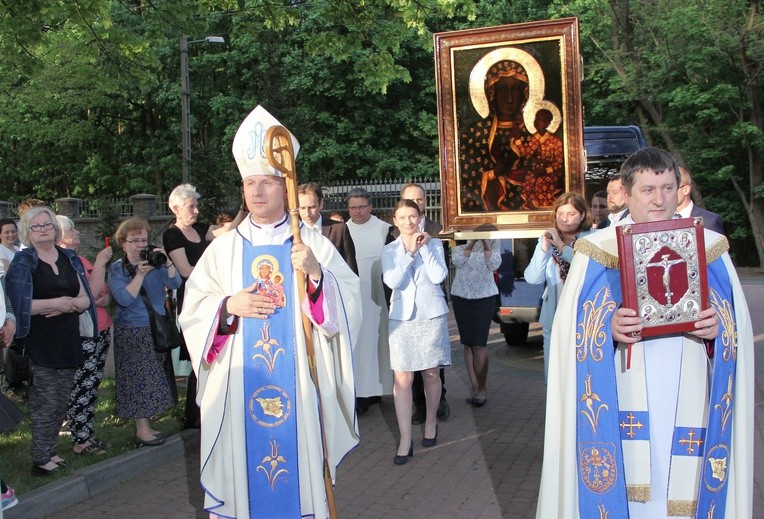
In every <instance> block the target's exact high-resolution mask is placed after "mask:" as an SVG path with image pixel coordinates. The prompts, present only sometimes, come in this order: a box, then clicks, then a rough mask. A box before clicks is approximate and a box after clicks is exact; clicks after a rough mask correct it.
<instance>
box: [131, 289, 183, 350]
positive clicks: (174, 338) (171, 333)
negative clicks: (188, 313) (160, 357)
mask: <svg viewBox="0 0 764 519" xmlns="http://www.w3.org/2000/svg"><path fill="white" fill-rule="evenodd" d="M141 297H142V298H143V304H145V305H146V310H148V312H149V324H150V325H151V338H152V339H153V340H154V349H155V350H156V351H157V352H159V353H165V352H168V351H171V350H173V349H174V348H177V347H178V346H180V343H181V340H182V339H181V337H180V330H178V327H177V326H176V324H175V314H174V313H172V314H171V313H170V312H167V314H166V315H160V314H158V313H157V312H156V311H155V310H154V307H153V306H152V305H151V301H150V300H149V295H148V294H147V293H146V289H145V288H143V287H141Z"/></svg>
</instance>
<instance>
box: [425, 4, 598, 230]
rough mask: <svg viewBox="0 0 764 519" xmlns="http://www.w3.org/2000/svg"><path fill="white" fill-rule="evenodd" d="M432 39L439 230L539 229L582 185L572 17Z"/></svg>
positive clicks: (575, 35)
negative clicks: (559, 203)
mask: <svg viewBox="0 0 764 519" xmlns="http://www.w3.org/2000/svg"><path fill="white" fill-rule="evenodd" d="M434 38H435V76H436V88H437V97H438V140H439V149H440V151H439V154H440V177H441V186H442V204H443V224H444V228H445V229H446V230H453V231H455V232H458V233H464V232H470V233H474V232H478V233H486V232H490V231H507V230H509V231H512V233H502V234H504V235H507V234H510V235H511V234H514V235H516V236H530V235H534V234H535V235H538V234H539V232H540V231H541V230H542V229H545V228H547V227H549V225H551V223H552V221H553V220H552V218H553V214H552V207H553V204H554V200H555V199H556V198H557V196H559V195H560V194H562V193H564V192H566V191H579V192H581V193H583V189H584V169H585V156H584V155H585V152H584V143H583V124H582V120H583V115H582V100H581V75H582V72H581V68H582V65H581V60H580V56H579V50H578V20H577V19H576V18H563V19H559V20H548V21H540V22H530V23H521V24H512V25H503V26H496V27H486V28H480V29H467V30H462V31H451V32H443V33H437V34H435V36H434Z"/></svg>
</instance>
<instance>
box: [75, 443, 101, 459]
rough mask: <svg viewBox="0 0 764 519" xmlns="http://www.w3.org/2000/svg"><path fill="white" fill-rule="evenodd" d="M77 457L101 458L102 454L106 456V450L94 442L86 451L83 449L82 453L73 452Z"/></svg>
mask: <svg viewBox="0 0 764 519" xmlns="http://www.w3.org/2000/svg"><path fill="white" fill-rule="evenodd" d="M72 452H74V454H76V455H77V456H100V455H101V454H106V449H103V448H101V447H99V446H98V445H97V444H96V443H94V442H92V440H91V443H90V445H88V446H86V447H85V448H84V449H82V450H81V451H80V452H77V451H72Z"/></svg>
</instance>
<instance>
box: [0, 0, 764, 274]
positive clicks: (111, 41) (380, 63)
mask: <svg viewBox="0 0 764 519" xmlns="http://www.w3.org/2000/svg"><path fill="white" fill-rule="evenodd" d="M758 9H759V3H758V2H753V1H750V0H691V1H689V2H688V1H687V0H684V1H679V0H640V1H630V0H564V1H563V0H556V1H553V0H548V1H537V0H515V1H513V2H481V1H478V0H418V1H416V2H412V1H410V0H363V1H357V0H311V1H307V0H159V1H158V0H152V1H149V0H76V1H64V0H24V1H21V0H5V1H4V2H0V28H2V30H1V31H0V72H1V73H0V88H2V92H3V94H4V95H3V96H2V97H0V179H2V181H3V185H4V186H5V187H6V192H5V195H4V198H8V199H20V198H24V197H27V196H30V195H34V196H37V197H42V198H46V199H52V198H56V197H59V196H78V197H84V198H99V197H104V196H115V195H117V196H118V195H127V194H133V193H136V192H141V191H143V192H150V193H157V194H159V193H166V192H167V191H169V189H171V188H172V187H173V186H174V185H177V184H178V183H179V182H180V180H181V173H180V170H181V142H180V141H181V137H180V136H181V123H180V97H181V92H180V68H179V67H180V55H179V54H180V53H179V38H180V36H181V35H182V34H186V35H188V36H189V38H190V39H191V40H196V39H202V38H203V37H204V36H206V35H221V36H223V37H224V38H225V39H226V44H225V45H211V44H210V45H205V44H203V43H197V44H194V45H192V46H191V47H190V50H189V58H190V59H189V65H190V81H191V114H192V117H191V129H192V163H191V180H192V183H194V184H196V185H197V187H198V188H199V190H200V192H202V193H203V194H204V200H206V202H207V204H208V205H209V206H215V205H219V204H220V203H221V201H222V200H224V199H226V198H230V196H231V194H232V193H234V192H235V190H234V185H233V184H234V182H235V179H236V178H237V174H236V169H235V165H234V163H233V160H232V157H231V153H230V145H231V141H232V138H233V135H234V133H235V131H236V128H237V127H238V124H239V123H240V121H241V120H242V119H243V118H244V117H245V116H246V114H247V113H248V112H249V111H250V110H251V109H252V108H253V107H254V106H255V105H256V104H263V105H264V106H265V107H266V108H268V110H269V111H271V112H272V113H274V114H276V115H277V116H278V117H279V119H280V120H282V122H283V123H284V124H286V125H287V126H288V127H289V128H291V129H294V131H295V133H296V134H297V136H298V138H299V139H300V141H301V144H302V149H301V152H300V155H299V156H298V170H299V172H300V178H301V180H305V181H307V180H315V181H318V182H329V181H332V180H337V179H348V180H352V179H358V180H359V181H362V180H363V179H367V178H388V177H393V176H394V177H400V176H401V175H403V176H418V177H421V176H430V177H437V175H438V143H437V111H436V103H435V101H436V93H435V81H434V61H433V49H432V34H433V33H435V32H441V31H448V30H454V29H463V28H470V27H480V26H490V25H498V24H505V23H515V22H523V21H529V20H542V19H546V18H552V17H560V16H578V18H579V20H580V28H581V52H582V54H583V57H584V63H585V70H584V77H585V81H584V103H585V122H586V124H590V125H591V124H640V125H641V126H642V127H643V128H644V129H645V131H646V133H647V136H648V139H649V140H650V141H651V142H652V143H654V144H655V145H659V146H663V147H665V148H667V149H669V150H670V151H671V152H672V153H675V154H676V155H677V156H678V157H680V158H681V159H683V160H684V161H685V162H686V163H687V164H688V165H689V166H690V169H691V170H692V171H693V173H694V175H695V177H696V181H697V184H698V187H699V188H700V192H703V193H704V194H705V195H706V197H705V199H704V202H705V203H706V205H707V206H708V207H709V208H710V209H711V210H714V211H716V212H720V213H722V214H723V215H724V217H725V220H726V221H727V222H728V224H729V229H728V230H730V231H734V232H733V234H732V238H733V243H734V244H740V243H750V242H751V240H752V239H753V241H754V242H755V243H756V244H757V248H758V259H759V260H763V259H764V235H762V234H761V233H764V211H763V209H764V208H763V207H762V191H764V188H762V187H761V176H762V148H764V132H763V128H764V124H763V123H762V114H761V93H762V73H761V72H762V71H761V68H762V65H763V63H764V43H762V42H764V38H763V37H762V19H761V13H760V12H759V10H758ZM743 249H744V248H740V250H739V251H738V250H736V248H733V252H737V253H738V257H739V259H745V260H748V261H755V259H756V258H753V257H751V258H745V257H744V252H743ZM745 250H746V251H748V250H750V247H748V248H745Z"/></svg>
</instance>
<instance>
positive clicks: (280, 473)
mask: <svg viewBox="0 0 764 519" xmlns="http://www.w3.org/2000/svg"><path fill="white" fill-rule="evenodd" d="M268 443H269V444H270V446H271V454H270V456H266V457H264V458H263V461H261V462H260V465H258V466H257V468H256V469H255V470H257V471H261V472H262V473H263V474H265V477H266V479H267V480H268V486H270V487H271V490H273V489H274V488H275V487H276V483H277V482H278V481H279V480H282V479H283V480H285V479H286V478H287V476H289V471H288V470H287V469H284V468H279V465H281V464H282V463H286V461H287V460H286V459H285V458H284V456H282V455H280V454H279V444H278V443H276V441H275V440H269V441H268Z"/></svg>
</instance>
